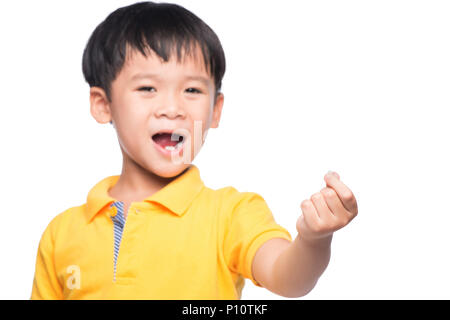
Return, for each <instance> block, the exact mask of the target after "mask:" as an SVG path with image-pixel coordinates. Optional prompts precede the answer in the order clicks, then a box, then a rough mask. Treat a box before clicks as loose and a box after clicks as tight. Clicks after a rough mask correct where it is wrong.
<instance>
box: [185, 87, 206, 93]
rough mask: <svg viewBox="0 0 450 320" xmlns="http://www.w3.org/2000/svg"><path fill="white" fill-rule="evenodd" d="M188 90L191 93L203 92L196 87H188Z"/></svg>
mask: <svg viewBox="0 0 450 320" xmlns="http://www.w3.org/2000/svg"><path fill="white" fill-rule="evenodd" d="M186 91H188V92H189V93H202V92H201V91H200V90H198V89H196V88H187V89H186Z"/></svg>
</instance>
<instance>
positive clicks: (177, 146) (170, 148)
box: [164, 141, 183, 151]
mask: <svg viewBox="0 0 450 320" xmlns="http://www.w3.org/2000/svg"><path fill="white" fill-rule="evenodd" d="M182 144H183V141H180V142H178V143H177V144H176V145H175V146H165V147H164V148H165V149H166V150H169V151H173V150H175V149H178V148H179V147H180V146H181V145H182Z"/></svg>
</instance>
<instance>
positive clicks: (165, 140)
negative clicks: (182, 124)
mask: <svg viewBox="0 0 450 320" xmlns="http://www.w3.org/2000/svg"><path fill="white" fill-rule="evenodd" d="M152 139H153V141H154V142H155V143H156V144H158V145H159V146H161V147H162V148H163V149H165V150H168V151H174V150H177V149H179V148H180V147H181V145H182V144H183V142H184V137H183V135H180V134H177V133H171V132H158V133H156V134H154V135H153V136H152Z"/></svg>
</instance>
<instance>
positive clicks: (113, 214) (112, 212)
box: [109, 207, 117, 217]
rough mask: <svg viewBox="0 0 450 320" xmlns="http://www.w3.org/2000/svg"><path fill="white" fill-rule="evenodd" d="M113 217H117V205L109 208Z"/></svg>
mask: <svg viewBox="0 0 450 320" xmlns="http://www.w3.org/2000/svg"><path fill="white" fill-rule="evenodd" d="M109 211H110V215H111V217H115V216H116V214H117V207H112V208H111V209H109Z"/></svg>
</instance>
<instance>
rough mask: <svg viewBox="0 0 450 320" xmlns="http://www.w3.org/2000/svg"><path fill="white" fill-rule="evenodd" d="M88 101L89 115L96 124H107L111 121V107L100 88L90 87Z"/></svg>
mask: <svg viewBox="0 0 450 320" xmlns="http://www.w3.org/2000/svg"><path fill="white" fill-rule="evenodd" d="M89 101H90V103H91V115H92V116H93V117H94V119H95V120H96V121H97V122H98V123H102V124H103V123H108V122H110V121H111V120H112V114H111V106H110V103H109V101H108V98H107V96H106V93H105V91H104V90H103V89H102V88H100V87H91V89H90V94H89Z"/></svg>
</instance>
